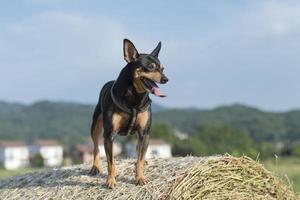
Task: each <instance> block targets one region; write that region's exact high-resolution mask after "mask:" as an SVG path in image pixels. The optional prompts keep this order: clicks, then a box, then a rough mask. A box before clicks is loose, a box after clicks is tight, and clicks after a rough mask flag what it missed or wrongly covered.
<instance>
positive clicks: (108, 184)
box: [106, 178, 117, 189]
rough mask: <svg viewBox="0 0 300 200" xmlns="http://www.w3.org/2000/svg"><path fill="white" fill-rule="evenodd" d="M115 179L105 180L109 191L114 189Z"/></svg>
mask: <svg viewBox="0 0 300 200" xmlns="http://www.w3.org/2000/svg"><path fill="white" fill-rule="evenodd" d="M116 184H117V182H116V179H115V178H107V180H106V185H107V187H108V188H110V189H114V188H115V187H116Z"/></svg>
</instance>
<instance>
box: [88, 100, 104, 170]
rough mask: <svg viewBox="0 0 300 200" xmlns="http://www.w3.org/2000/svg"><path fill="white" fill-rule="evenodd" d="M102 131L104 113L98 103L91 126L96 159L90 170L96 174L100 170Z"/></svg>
mask: <svg viewBox="0 0 300 200" xmlns="http://www.w3.org/2000/svg"><path fill="white" fill-rule="evenodd" d="M102 131H103V115H102V113H101V108H100V106H98V105H97V107H96V109H95V112H94V116H93V123H92V127H91V137H92V140H93V144H94V159H93V166H92V169H91V171H90V174H91V175H96V174H98V173H99V172H100V168H99V167H100V164H99V162H100V155H99V136H100V133H101V132H102Z"/></svg>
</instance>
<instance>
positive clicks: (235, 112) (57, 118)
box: [0, 101, 300, 145]
mask: <svg viewBox="0 0 300 200" xmlns="http://www.w3.org/2000/svg"><path fill="white" fill-rule="evenodd" d="M93 108H94V105H84V104H76V103H66V102H51V101H40V102H36V103H34V104H31V105H23V104H11V103H7V102H3V101H2V102H0V139H21V140H25V141H32V140H34V139H35V138H56V139H59V140H60V141H62V142H64V143H65V144H67V145H68V144H72V143H75V142H83V141H84V140H86V139H87V138H88V136H89V127H90V123H91V117H92V113H93ZM153 111H154V117H153V119H154V122H163V123H166V124H168V125H170V126H171V127H172V128H176V129H179V130H181V131H184V132H187V133H190V134H193V132H194V130H195V129H196V128H197V127H198V126H199V125H203V124H214V125H218V124H220V125H223V124H225V125H229V126H232V127H235V128H238V129H241V130H243V131H244V132H246V133H248V134H250V135H251V136H252V138H254V139H256V140H258V141H260V140H281V141H282V140H295V139H300V111H290V112H285V113H273V112H264V111H261V110H258V109H255V108H252V107H247V106H243V105H231V106H223V107H218V108H216V109H212V110H198V109H166V108H163V107H161V106H157V105H155V104H154V105H153Z"/></svg>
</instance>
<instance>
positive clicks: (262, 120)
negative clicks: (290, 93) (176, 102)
mask: <svg viewBox="0 0 300 200" xmlns="http://www.w3.org/2000/svg"><path fill="white" fill-rule="evenodd" d="M154 119H155V120H156V121H160V122H164V123H167V124H169V125H170V126H172V127H175V128H177V129H179V130H181V131H184V132H188V133H193V131H194V130H195V128H196V127H198V126H199V125H203V124H214V125H216V124H220V125H224V124H225V125H229V126H232V127H235V128H238V129H241V130H243V131H245V132H247V133H249V134H250V135H251V136H252V137H253V138H254V139H256V140H258V141H260V140H283V139H284V140H294V139H300V111H290V112H282V113H274V112H264V111H261V110H259V109H256V108H252V107H248V106H243V105H239V104H236V105H231V106H222V107H218V108H215V109H213V110H197V109H194V110H191V109H188V110H187V109H169V110H164V111H162V112H159V113H156V114H155V117H154Z"/></svg>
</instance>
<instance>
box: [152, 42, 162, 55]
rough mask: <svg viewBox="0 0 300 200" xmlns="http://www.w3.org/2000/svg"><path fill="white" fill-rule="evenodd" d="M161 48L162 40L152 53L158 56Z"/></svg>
mask: <svg viewBox="0 0 300 200" xmlns="http://www.w3.org/2000/svg"><path fill="white" fill-rule="evenodd" d="M160 48H161V42H159V43H158V45H157V46H156V47H155V49H154V50H153V51H152V53H151V55H152V56H155V57H158V54H159V51H160Z"/></svg>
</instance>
